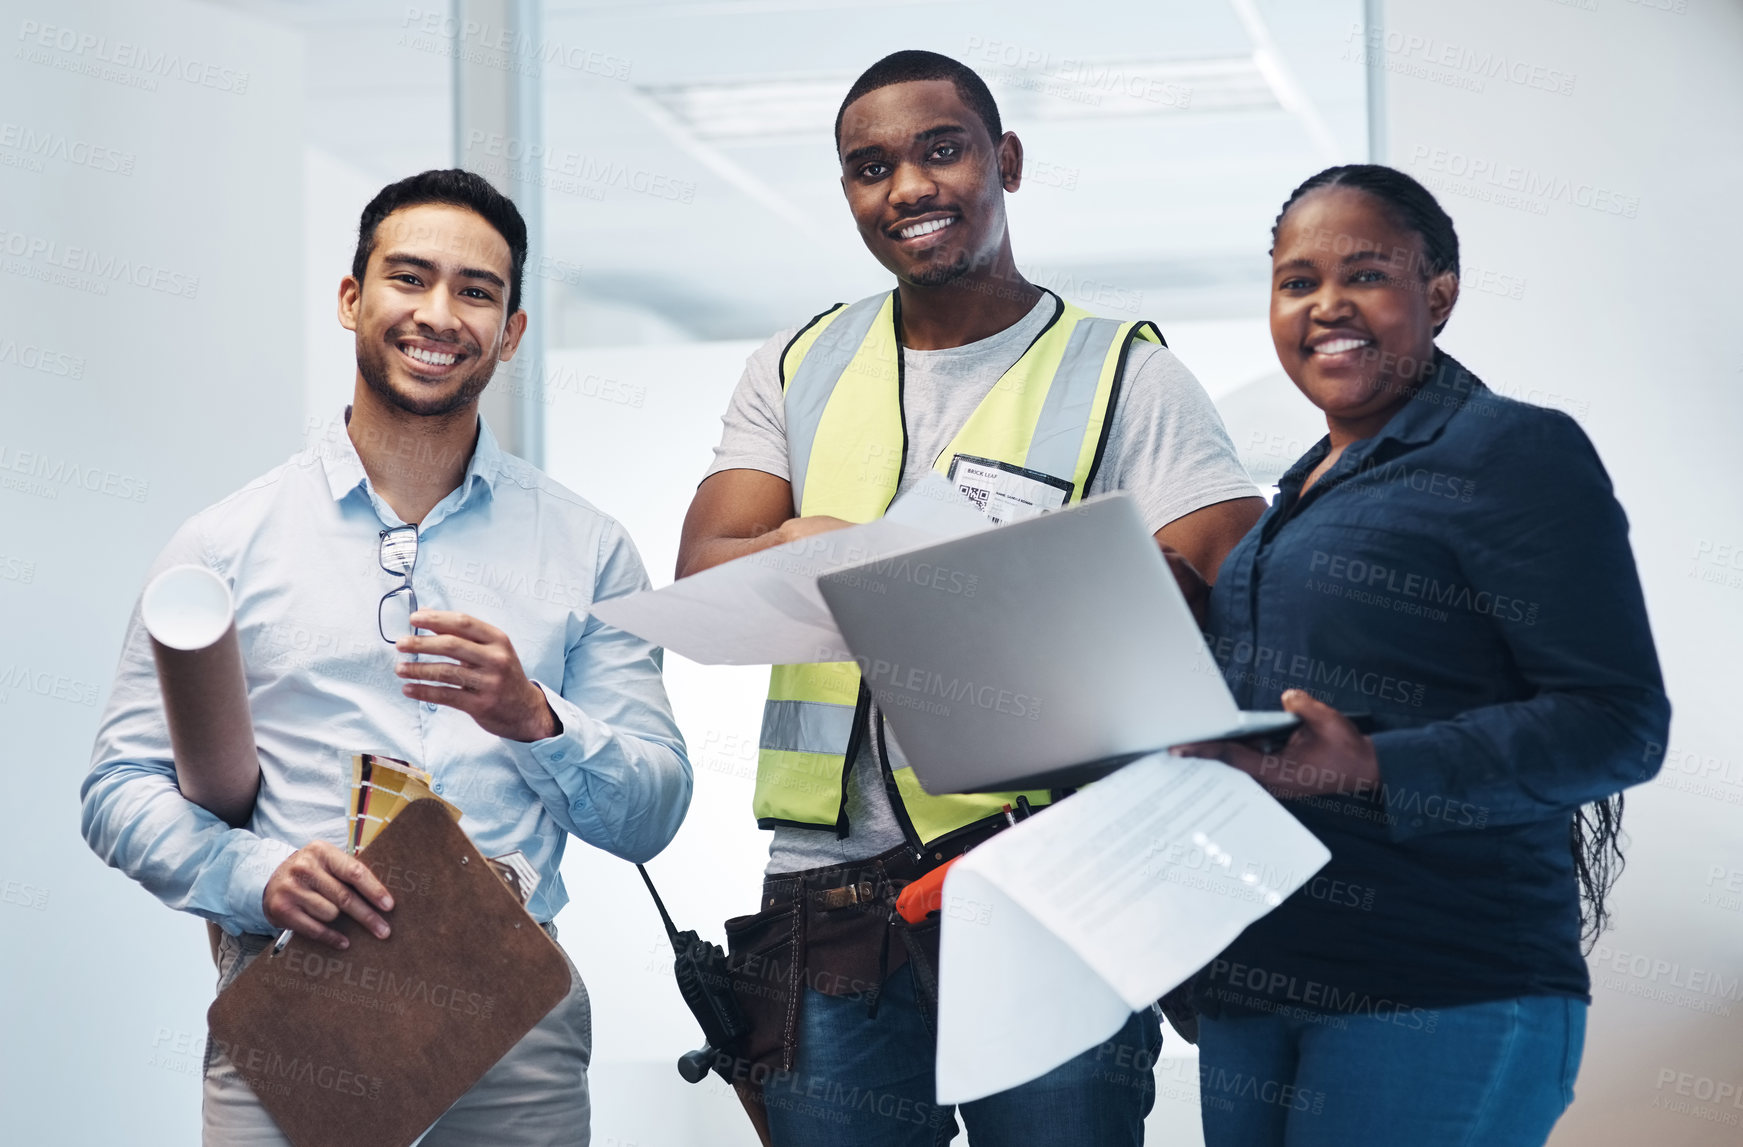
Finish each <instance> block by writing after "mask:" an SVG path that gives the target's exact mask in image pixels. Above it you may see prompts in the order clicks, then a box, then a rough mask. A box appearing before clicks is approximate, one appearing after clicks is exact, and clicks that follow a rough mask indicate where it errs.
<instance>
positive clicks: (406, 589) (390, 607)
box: [375, 526, 418, 645]
mask: <svg viewBox="0 0 1743 1147" xmlns="http://www.w3.org/2000/svg"><path fill="white" fill-rule="evenodd" d="M376 560H377V561H378V562H380V563H381V568H382V569H384V570H386V571H387V572H388V573H390V574H395V575H397V576H398V577H400V578H401V579H402V580H401V582H400V584H399V585H397V586H395V587H394V588H393V589H390V590H388V591H387V592H386V593H384V594H382V595H381V602H380V603H379V604H378V605H377V606H376V609H375V625H376V628H377V629H378V630H380V632H381V639H382V640H383V641H385V642H387V643H388V644H389V645H393V644H396V643H397V642H398V641H399V639H400V638H402V637H410V636H411V635H412V633H413V632H414V630H413V628H412V614H414V613H416V612H417V609H418V595H417V593H416V591H414V590H413V589H412V569H413V567H415V566H416V565H417V564H418V528H417V527H416V526H395V527H394V528H393V529H391V530H383V531H381V548H380V551H379V552H378V553H377V555H376Z"/></svg>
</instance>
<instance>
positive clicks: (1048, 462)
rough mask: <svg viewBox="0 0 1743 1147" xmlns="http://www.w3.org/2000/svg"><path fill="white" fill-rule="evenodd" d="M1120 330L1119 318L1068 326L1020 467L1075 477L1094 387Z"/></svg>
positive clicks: (1092, 319) (1054, 474)
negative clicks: (1058, 358)
mask: <svg viewBox="0 0 1743 1147" xmlns="http://www.w3.org/2000/svg"><path fill="white" fill-rule="evenodd" d="M1119 329H1120V323H1119V321H1118V320H1115V319H1097V318H1088V319H1080V320H1079V321H1078V324H1077V325H1076V326H1075V327H1073V328H1072V329H1071V337H1070V338H1069V339H1067V340H1066V343H1065V354H1064V356H1063V357H1061V358H1060V360H1059V371H1058V373H1057V374H1055V375H1054V376H1053V384H1052V385H1051V386H1050V387H1049V388H1048V390H1047V397H1046V398H1045V399H1044V400H1043V401H1042V403H1041V414H1040V416H1039V417H1038V418H1037V419H1036V420H1035V435H1034V437H1033V438H1032V439H1030V441H1029V456H1028V458H1026V459H1025V460H1024V462H1023V467H1024V469H1028V470H1039V471H1041V472H1042V473H1043V474H1051V475H1053V476H1054V477H1056V478H1063V479H1065V480H1066V481H1067V482H1070V481H1073V480H1074V479H1075V478H1076V477H1077V459H1078V457H1079V455H1080V454H1081V453H1082V452H1083V438H1084V435H1085V434H1086V433H1087V432H1088V430H1089V416H1090V414H1091V412H1093V411H1094V409H1095V391H1096V386H1097V385H1098V384H1099V383H1100V382H1101V370H1102V365H1103V364H1104V363H1105V362H1107V357H1108V351H1110V350H1112V349H1113V345H1114V336H1115V335H1116V334H1118V333H1119ZM1109 417H1112V412H1111V411H1110V412H1109ZM1077 496H1078V497H1082V496H1083V491H1082V490H1079V491H1077Z"/></svg>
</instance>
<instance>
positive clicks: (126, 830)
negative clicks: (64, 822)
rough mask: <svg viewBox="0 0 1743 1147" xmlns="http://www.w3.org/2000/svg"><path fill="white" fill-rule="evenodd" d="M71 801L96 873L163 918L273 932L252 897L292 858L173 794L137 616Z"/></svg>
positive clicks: (153, 676) (281, 847)
mask: <svg viewBox="0 0 1743 1147" xmlns="http://www.w3.org/2000/svg"><path fill="white" fill-rule="evenodd" d="M173 548H174V547H173V545H172V550H173ZM169 555H170V551H166V557H168V556H169ZM159 564H160V565H162V564H164V562H163V560H162V559H160V562H159ZM79 795H80V800H81V802H82V806H83V807H82V812H81V816H80V825H81V828H82V830H83V832H84V834H85V841H86V843H88V844H89V845H90V846H91V850H92V851H93V852H95V853H96V854H97V855H98V857H100V858H101V859H102V860H103V862H104V863H106V864H108V865H110V866H112V867H114V868H119V869H120V870H121V871H123V872H125V873H126V874H127V875H128V876H131V877H132V878H133V879H134V880H137V881H138V882H139V883H140V884H142V885H144V886H145V888H146V890H147V891H149V892H150V893H151V894H152V895H154V896H156V897H157V898H158V899H159V900H161V901H163V902H164V903H165V904H167V905H169V906H170V907H171V908H176V909H179V910H181V911H184V912H192V913H193V914H194V915H196V916H200V917H203V918H205V919H207V920H211V921H213V922H214V923H216V924H218V925H219V926H220V927H222V928H223V929H224V930H225V931H227V932H230V933H232V934H235V933H240V932H257V933H268V932H271V931H273V930H274V929H273V928H272V926H271V925H270V924H268V923H267V920H266V915H265V912H264V910H263V909H262V907H261V903H260V898H261V893H262V892H264V891H265V889H266V881H267V878H268V877H269V876H271V875H272V873H273V870H274V869H276V868H277V867H278V866H279V864H280V863H281V862H282V861H283V860H284V859H285V858H286V857H288V856H289V855H290V854H291V853H292V852H293V851H295V849H294V848H292V846H290V845H288V844H285V843H284V842H282V841H276V840H267V839H264V838H262V837H259V836H256V835H255V834H254V833H252V832H249V831H247V830H246V829H239V828H231V827H230V826H229V825H227V824H225V823H224V822H223V821H222V820H219V819H218V818H217V817H216V816H214V815H212V814H211V813H209V812H207V811H206V810H205V809H203V808H200V807H199V806H198V805H195V804H193V803H192V802H190V801H188V800H187V799H186V798H185V797H183V796H182V794H181V790H180V789H179V788H177V787H176V780H175V765H174V761H173V757H172V755H171V750H170V744H169V730H168V726H167V725H166V724H165V722H164V716H163V704H162V702H161V700H160V699H159V693H158V685H157V672H156V667H155V665H154V664H153V662H152V657H151V645H150V639H149V637H147V635H146V632H145V626H144V625H143V624H141V622H140V620H139V611H138V609H137V608H136V609H135V610H134V614H133V620H132V622H131V623H130V624H129V626H128V628H127V641H126V644H125V646H124V647H123V650H122V654H121V664H120V667H119V668H118V669H117V671H116V674H115V686H114V689H113V691H112V692H111V693H110V695H109V704H108V707H107V709H106V710H105V711H104V714H103V721H102V725H101V727H100V728H99V730H98V733H97V742H96V745H95V746H94V747H93V749H92V756H91V771H90V774H89V775H88V776H86V778H85V782H84V784H83V786H82V787H81V788H80V794H79Z"/></svg>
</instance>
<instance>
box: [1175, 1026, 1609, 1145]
mask: <svg viewBox="0 0 1743 1147" xmlns="http://www.w3.org/2000/svg"><path fill="white" fill-rule="evenodd" d="M1585 1041H1586V1005H1585V1004H1584V1003H1582V1002H1581V1001H1579V1000H1575V999H1568V998H1566V997H1563V996H1525V997H1521V998H1519V999H1511V1000H1496V1001H1494V1002H1492V1003H1482V1004H1469V1005H1465V1006H1462V1007H1455V1008H1440V1009H1438V1010H1428V1009H1422V1008H1399V1009H1398V1010H1396V1011H1393V1012H1391V1013H1387V1014H1364V1015H1320V1014H1312V1013H1305V1012H1295V1013H1292V1014H1291V1015H1290V1016H1288V1017H1285V1016H1281V1015H1263V1016H1251V1017H1245V1016H1243V1017H1238V1018H1236V1017H1224V1018H1222V1019H1211V1018H1210V1017H1208V1016H1207V1017H1203V1018H1202V1019H1201V1020H1200V1021H1199V1029H1198V1057H1199V1060H1198V1072H1199V1102H1200V1106H1201V1109H1202V1111H1203V1116H1204V1142H1205V1147H1350V1145H1352V1144H1363V1145H1369V1144H1372V1145H1377V1147H1385V1145H1388V1144H1404V1145H1407V1147H1467V1145H1468V1147H1542V1145H1543V1143H1544V1141H1545V1140H1546V1139H1548V1138H1549V1133H1550V1130H1551V1129H1552V1128H1553V1127H1554V1126H1555V1121H1556V1120H1557V1119H1559V1118H1561V1113H1562V1112H1563V1111H1565V1110H1567V1106H1568V1104H1570V1103H1572V1102H1573V1097H1574V1077H1575V1076H1577V1075H1578V1074H1579V1070H1580V1053H1581V1051H1582V1050H1584V1048H1585Z"/></svg>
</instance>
